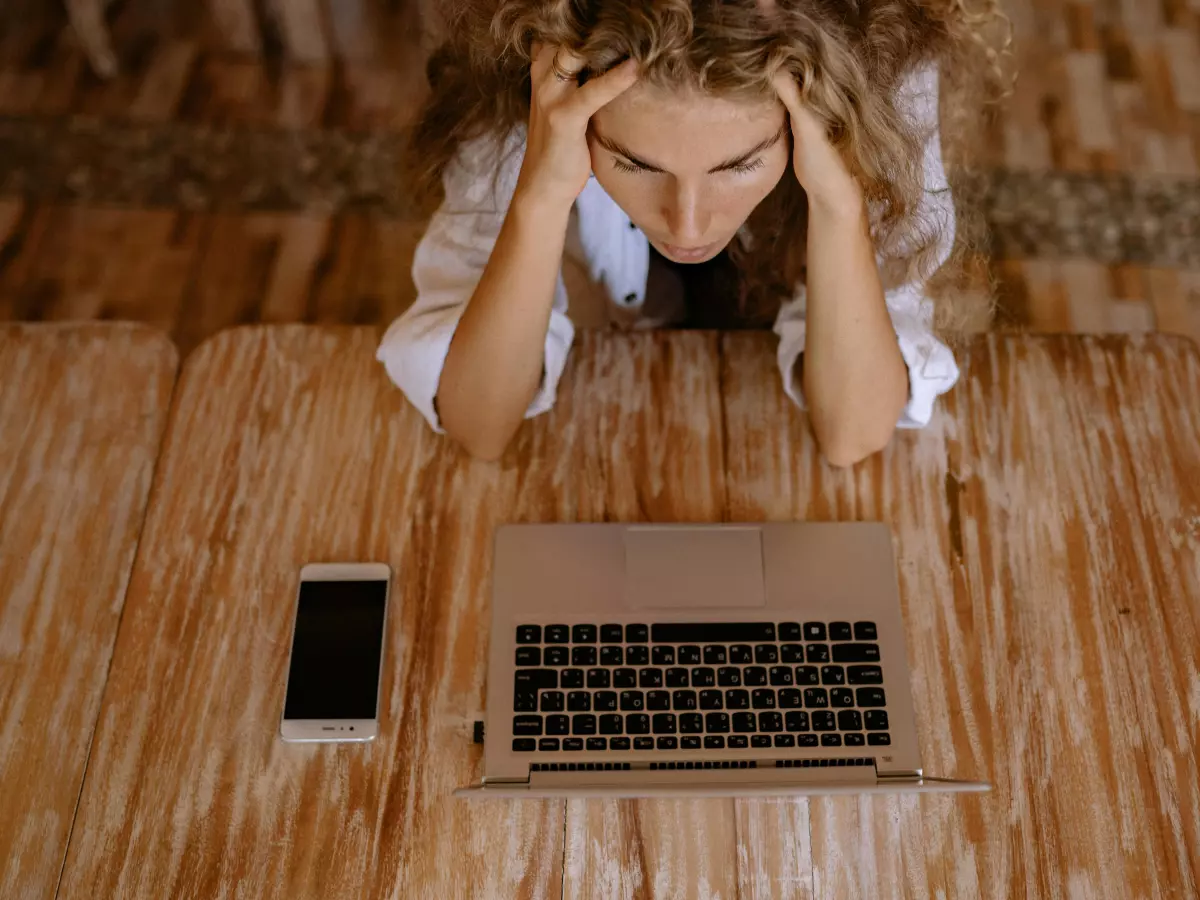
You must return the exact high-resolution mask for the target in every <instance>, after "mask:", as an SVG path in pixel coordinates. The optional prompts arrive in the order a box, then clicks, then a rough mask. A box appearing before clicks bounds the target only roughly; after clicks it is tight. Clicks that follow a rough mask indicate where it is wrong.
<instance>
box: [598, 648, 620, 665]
mask: <svg viewBox="0 0 1200 900" xmlns="http://www.w3.org/2000/svg"><path fill="white" fill-rule="evenodd" d="M623 662H625V651H624V650H623V649H622V648H621V647H609V646H604V647H601V648H600V665H602V666H619V665H621V664H622V663H623Z"/></svg>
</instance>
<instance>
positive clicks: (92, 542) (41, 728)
mask: <svg viewBox="0 0 1200 900" xmlns="http://www.w3.org/2000/svg"><path fill="white" fill-rule="evenodd" d="M175 366H176V354H175V350H174V348H173V347H172V346H171V345H170V343H169V342H168V341H167V340H166V338H165V337H164V336H163V335H161V334H159V333H156V332H152V331H150V330H149V329H145V328H140V327H136V326H125V325H121V326H117V325H99V324H91V325H78V326H70V327H62V326H49V325H5V326H0V371H3V372H4V378H3V381H2V382H0V546H2V547H3V548H4V552H3V553H0V783H3V784H4V815H2V816H0V847H3V848H4V852H3V853H0V895H3V896H5V897H53V896H54V895H55V890H56V887H57V884H58V877H59V872H60V870H61V868H62V863H63V859H64V857H65V855H66V849H67V838H68V835H69V833H70V829H71V823H72V820H73V818H74V813H75V803H76V800H77V798H78V796H79V788H80V785H81V783H82V781H83V774H84V768H85V766H86V763H87V756H88V748H89V745H90V744H91V740H92V734H93V728H94V726H95V722H96V716H97V713H98V711H99V708H100V696H101V692H102V691H103V690H104V681H105V673H106V672H107V669H108V664H109V660H110V657H111V653H112V648H113V641H114V639H115V637H116V632H117V621H118V619H119V617H120V614H121V607H122V604H123V603H124V599H125V587H126V585H127V583H128V578H129V573H130V569H131V567H132V565H133V558H134V551H135V548H136V547H137V542H138V535H139V533H140V531H141V525H142V517H143V513H144V511H145V508H146V499H147V495H148V493H149V490H150V480H151V477H152V475H153V472H154V462H155V459H156V458H157V456H158V447H159V441H160V438H161V435H162V430H163V428H164V426H165V424H166V418H167V407H168V405H169V403H170V399H171V387H172V384H173V383H174V380H175Z"/></svg>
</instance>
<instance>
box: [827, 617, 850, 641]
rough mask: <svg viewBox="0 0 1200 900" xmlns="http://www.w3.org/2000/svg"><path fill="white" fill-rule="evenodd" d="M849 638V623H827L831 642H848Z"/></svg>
mask: <svg viewBox="0 0 1200 900" xmlns="http://www.w3.org/2000/svg"><path fill="white" fill-rule="evenodd" d="M851 636H852V635H851V632H850V623H849V622H830V623H829V639H830V640H831V641H848V640H850V638H851Z"/></svg>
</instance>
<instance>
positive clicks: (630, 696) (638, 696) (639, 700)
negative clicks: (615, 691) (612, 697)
mask: <svg viewBox="0 0 1200 900" xmlns="http://www.w3.org/2000/svg"><path fill="white" fill-rule="evenodd" d="M645 708H646V697H645V695H644V694H643V693H642V692H641V691H621V711H622V712H640V711H641V710H643V709H645Z"/></svg>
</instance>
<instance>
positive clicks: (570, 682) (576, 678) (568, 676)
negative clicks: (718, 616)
mask: <svg viewBox="0 0 1200 900" xmlns="http://www.w3.org/2000/svg"><path fill="white" fill-rule="evenodd" d="M562 686H563V687H565V688H581V687H583V669H563V673H562Z"/></svg>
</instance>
